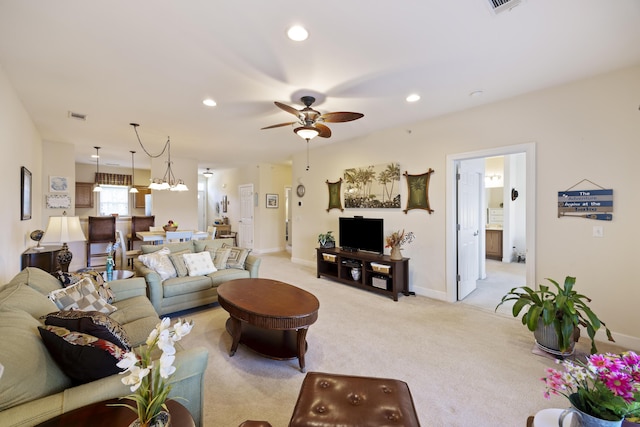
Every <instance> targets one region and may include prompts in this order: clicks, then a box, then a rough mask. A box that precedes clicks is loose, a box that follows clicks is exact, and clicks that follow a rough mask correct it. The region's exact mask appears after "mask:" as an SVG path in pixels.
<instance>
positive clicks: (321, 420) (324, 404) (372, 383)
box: [289, 372, 420, 427]
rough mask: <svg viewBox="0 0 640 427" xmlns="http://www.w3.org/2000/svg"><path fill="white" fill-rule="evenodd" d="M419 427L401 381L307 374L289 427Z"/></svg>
mask: <svg viewBox="0 0 640 427" xmlns="http://www.w3.org/2000/svg"><path fill="white" fill-rule="evenodd" d="M311 426H313V427H328V426H340V427H351V426H366V427H378V426H387V427H389V426H403V427H419V426H420V423H419V422H418V416H417V414H416V410H415V407H414V406H413V399H412V398H411V392H410V391H409V386H408V385H407V383H405V382H404V381H400V380H394V379H387V378H372V377H355V376H350V375H336V374H325V373H321V372H309V373H308V374H307V376H306V377H305V379H304V381H303V382H302V387H301V389H300V394H299V395H298V401H297V402H296V407H295V409H294V410H293V415H292V416H291V421H290V422H289V427H311Z"/></svg>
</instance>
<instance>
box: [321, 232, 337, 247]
mask: <svg viewBox="0 0 640 427" xmlns="http://www.w3.org/2000/svg"><path fill="white" fill-rule="evenodd" d="M332 233H333V231H327V232H326V233H320V234H318V243H320V246H323V247H326V246H335V243H336V239H335V237H333V234H332ZM332 244H333V245H332Z"/></svg>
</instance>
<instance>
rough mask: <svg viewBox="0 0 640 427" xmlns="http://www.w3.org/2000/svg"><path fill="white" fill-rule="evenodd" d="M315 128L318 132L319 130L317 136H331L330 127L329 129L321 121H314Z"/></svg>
mask: <svg viewBox="0 0 640 427" xmlns="http://www.w3.org/2000/svg"><path fill="white" fill-rule="evenodd" d="M315 128H316V129H318V132H320V133H319V134H318V136H319V137H321V138H329V137H330V136H331V129H329V128H328V127H327V126H325V125H323V124H322V123H316V124H315Z"/></svg>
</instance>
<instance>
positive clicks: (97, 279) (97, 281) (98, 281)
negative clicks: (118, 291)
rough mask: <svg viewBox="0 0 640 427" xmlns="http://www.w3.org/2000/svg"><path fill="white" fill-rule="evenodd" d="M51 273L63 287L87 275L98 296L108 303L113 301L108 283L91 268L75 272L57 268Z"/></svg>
mask: <svg viewBox="0 0 640 427" xmlns="http://www.w3.org/2000/svg"><path fill="white" fill-rule="evenodd" d="M53 275H54V276H55V277H57V278H58V280H60V281H61V282H62V286H64V287H65V288H66V287H67V286H70V285H73V284H76V283H78V282H79V281H80V280H82V279H84V278H85V277H88V278H89V279H91V281H92V282H93V285H94V286H95V287H96V289H97V290H98V293H99V294H100V296H101V297H102V298H104V299H106V300H107V302H108V303H109V304H111V303H112V302H113V298H114V295H113V292H112V291H111V288H109V284H108V283H107V282H105V281H104V278H103V277H102V274H101V273H99V272H98V271H96V270H94V269H93V268H83V269H80V270H78V271H77V272H75V273H66V272H64V271H60V270H58V271H57V272H55V273H53Z"/></svg>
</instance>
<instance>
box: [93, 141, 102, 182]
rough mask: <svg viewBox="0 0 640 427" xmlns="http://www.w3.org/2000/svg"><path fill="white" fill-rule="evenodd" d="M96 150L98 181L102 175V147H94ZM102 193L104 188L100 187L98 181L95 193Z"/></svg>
mask: <svg viewBox="0 0 640 427" xmlns="http://www.w3.org/2000/svg"><path fill="white" fill-rule="evenodd" d="M93 148H95V149H96V156H95V157H96V179H97V178H98V176H99V174H100V147H93ZM101 191H102V187H100V183H99V182H98V181H96V185H95V186H94V187H93V192H94V193H99V192H101Z"/></svg>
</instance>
